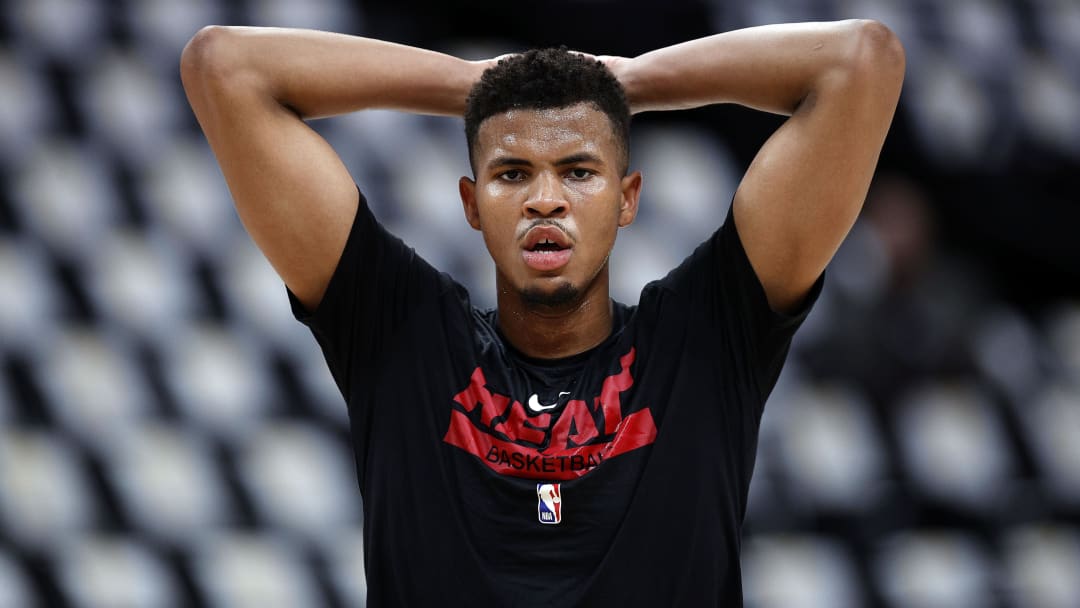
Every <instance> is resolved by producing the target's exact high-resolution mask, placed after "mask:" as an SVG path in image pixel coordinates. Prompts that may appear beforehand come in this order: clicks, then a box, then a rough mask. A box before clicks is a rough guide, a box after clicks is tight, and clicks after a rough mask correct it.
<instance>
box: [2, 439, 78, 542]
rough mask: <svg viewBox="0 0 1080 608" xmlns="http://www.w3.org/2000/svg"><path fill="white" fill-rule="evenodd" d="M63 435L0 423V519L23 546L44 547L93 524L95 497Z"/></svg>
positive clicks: (5, 529) (4, 528)
mask: <svg viewBox="0 0 1080 608" xmlns="http://www.w3.org/2000/svg"><path fill="white" fill-rule="evenodd" d="M81 467H82V462H81V460H80V458H79V455H78V454H77V453H75V451H74V449H73V448H72V446H71V444H70V443H69V442H67V441H66V440H65V439H64V438H63V437H62V436H61V435H58V434H55V433H51V432H48V431H42V430H32V429H24V428H16V427H7V428H4V427H0V522H2V527H3V530H4V532H5V534H6V536H7V537H9V538H11V539H13V540H14V541H15V542H17V543H19V544H20V545H21V546H24V547H29V548H48V547H50V546H52V545H53V544H55V543H56V542H58V541H61V540H63V539H65V538H68V537H69V536H70V535H72V534H76V533H78V532H80V531H82V530H85V529H87V528H88V527H89V526H91V525H93V524H94V523H95V522H96V520H97V515H98V508H99V507H98V503H97V500H96V498H95V496H94V494H93V490H92V487H91V485H90V483H88V480H87V479H86V477H84V473H83V470H82V468H81Z"/></svg>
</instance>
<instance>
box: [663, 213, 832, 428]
mask: <svg viewBox="0 0 1080 608" xmlns="http://www.w3.org/2000/svg"><path fill="white" fill-rule="evenodd" d="M823 282H824V275H822V276H820V277H818V280H817V281H816V282H815V283H814V285H813V287H812V288H811V289H810V291H809V292H808V293H807V295H806V297H805V299H804V300H803V302H802V304H801V305H800V307H799V308H798V309H797V310H796V311H794V312H792V313H790V314H782V313H779V312H776V311H774V310H773V309H772V308H771V307H770V306H769V302H768V299H767V298H766V296H765V289H764V288H763V287H762V285H761V282H760V281H759V280H758V277H757V274H756V273H755V272H754V269H753V267H752V266H751V265H750V260H749V258H747V256H746V251H745V249H744V248H743V244H742V240H741V239H740V237H739V233H738V230H737V229H736V227H735V220H734V217H733V214H732V211H731V210H730V209H729V211H728V214H727V218H726V219H725V220H724V224H723V225H722V226H721V227H720V228H719V229H718V230H717V231H716V232H714V233H713V235H712V236H711V237H709V238H708V239H707V240H706V241H705V242H704V243H702V244H701V245H699V246H698V248H697V249H696V250H694V252H693V253H692V254H690V256H689V257H687V258H686V260H684V261H683V262H682V263H681V264H680V265H679V266H678V267H676V268H675V269H674V270H673V271H672V272H671V273H670V274H669V275H668V276H667V277H666V278H665V279H664V280H663V283H664V285H665V287H666V288H667V289H668V290H670V291H672V292H674V293H676V294H678V295H679V296H680V297H681V299H682V300H683V301H684V306H686V307H687V308H688V309H689V314H688V315H687V316H688V318H689V319H698V320H700V323H699V325H700V326H699V327H696V328H695V332H698V333H701V334H704V335H703V336H701V337H702V338H703V339H706V340H708V341H709V342H710V343H711V344H713V345H714V346H715V345H719V346H720V347H721V348H725V349H727V350H728V351H729V353H730V354H731V355H732V356H733V357H734V358H735V359H736V360H740V361H745V362H746V363H748V365H745V366H744V367H743V368H742V371H743V372H744V373H745V374H746V375H747V376H749V377H748V381H749V382H751V383H752V384H753V385H754V388H755V390H756V392H757V394H758V397H759V399H760V403H761V404H762V405H763V404H764V401H765V399H766V397H768V395H769V393H770V392H771V391H772V388H773V386H774V385H775V384H776V380H777V378H778V377H779V375H780V369H781V368H782V367H783V364H784V360H785V359H786V357H787V353H788V349H789V347H790V344H791V338H792V336H793V335H794V333H795V330H796V329H798V328H799V326H800V325H801V324H802V322H803V321H804V320H805V319H806V316H807V315H808V314H809V312H810V310H811V308H812V307H813V304H814V302H816V300H817V298H818V295H819V294H820V293H821V287H822V285H823ZM758 413H759V414H760V411H759V412H758Z"/></svg>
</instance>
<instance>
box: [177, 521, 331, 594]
mask: <svg viewBox="0 0 1080 608" xmlns="http://www.w3.org/2000/svg"><path fill="white" fill-rule="evenodd" d="M192 566H193V571H194V573H195V579H196V583H197V584H198V586H199V588H200V589H201V590H202V591H203V593H204V594H205V595H206V597H207V598H208V600H209V602H208V603H209V604H210V606H214V607H220V608H261V607H264V606H282V607H285V606H320V605H322V602H321V597H320V595H319V592H318V589H317V587H316V585H315V581H314V579H313V577H312V575H311V572H310V571H309V570H308V569H307V568H306V567H305V564H304V563H303V561H302V560H301V558H300V556H299V555H298V553H297V551H296V548H295V547H294V546H293V545H291V544H290V543H288V542H287V541H285V540H284V539H282V538H281V537H279V536H277V535H274V534H273V533H258V534H252V533H247V532H234V533H223V534H221V535H219V536H216V537H212V538H208V539H206V541H204V543H203V544H202V545H201V546H200V547H199V548H198V549H196V551H195V553H194V554H193V556H192Z"/></svg>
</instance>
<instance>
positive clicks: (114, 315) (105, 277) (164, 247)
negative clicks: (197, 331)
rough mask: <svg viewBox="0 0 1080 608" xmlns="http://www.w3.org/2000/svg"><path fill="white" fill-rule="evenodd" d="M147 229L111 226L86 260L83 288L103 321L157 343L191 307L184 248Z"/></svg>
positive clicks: (163, 340) (169, 336)
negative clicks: (94, 303) (179, 248)
mask: <svg viewBox="0 0 1080 608" xmlns="http://www.w3.org/2000/svg"><path fill="white" fill-rule="evenodd" d="M174 245H175V244H174V243H172V242H170V241H169V240H168V239H165V238H162V237H161V236H160V235H158V234H155V233H153V232H147V231H135V230H130V229H113V230H110V231H109V232H108V233H107V234H105V235H104V238H103V242H102V243H101V246H100V248H99V249H98V251H97V252H96V255H94V257H93V258H92V259H91V260H89V261H88V266H89V270H88V272H87V277H88V280H87V288H88V291H89V292H90V293H91V294H92V297H93V298H94V301H95V302H96V303H97V308H98V309H99V310H100V311H101V312H102V313H103V315H104V316H105V319H106V320H107V322H108V323H109V324H111V325H115V326H117V327H122V328H124V329H126V330H128V331H130V332H133V333H134V334H135V335H138V336H141V337H144V338H148V339H152V340H153V341H154V343H156V344H163V343H167V342H169V341H170V340H172V338H173V335H174V334H175V332H176V328H177V327H178V326H179V325H180V324H181V323H182V322H183V320H184V319H186V318H188V317H190V315H191V314H192V312H193V310H194V309H195V301H194V298H195V295H196V291H195V289H194V287H193V286H192V285H191V284H190V283H189V281H188V277H189V272H190V268H189V265H188V264H186V262H187V259H186V256H184V255H183V254H184V253H186V252H184V251H183V250H178V249H177V248H176V247H175V246H174Z"/></svg>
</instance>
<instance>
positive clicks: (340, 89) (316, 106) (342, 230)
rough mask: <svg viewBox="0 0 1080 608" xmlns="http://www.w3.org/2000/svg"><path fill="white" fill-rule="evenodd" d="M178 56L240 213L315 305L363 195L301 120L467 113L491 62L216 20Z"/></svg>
mask: <svg viewBox="0 0 1080 608" xmlns="http://www.w3.org/2000/svg"><path fill="white" fill-rule="evenodd" d="M180 65H181V77H182V79H183V83H184V90H185V91H186V92H187V96H188V100H189V102H190V103H191V107H192V109H193V110H194V112H195V116H196V118H198V120H199V124H200V126H201V127H202V129H203V132H204V133H205V134H206V138H207V140H208V141H209V142H210V147H211V148H212V149H213V151H214V154H215V155H216V156H217V160H218V163H219V164H220V165H221V170H222V172H223V173H224V175H225V181H226V183H227V184H228V186H229V190H230V192H231V193H232V196H233V200H234V201H235V203H236V209H237V212H238V213H239V215H240V220H241V221H242V222H243V224H244V227H245V228H246V229H247V231H248V233H249V234H250V235H251V237H252V239H253V240H254V241H255V243H256V244H257V245H258V246H259V248H260V249H261V250H262V252H263V254H264V255H266V257H267V259H268V260H269V261H270V264H271V265H272V266H273V267H274V269H275V270H276V271H277V273H278V274H279V275H280V276H281V278H282V280H284V281H285V284H286V285H287V286H288V288H289V289H290V290H291V291H292V292H293V294H295V295H296V297H297V298H298V299H299V300H300V302H301V304H303V305H304V307H305V308H307V309H308V310H309V311H312V310H314V309H315V308H316V307H317V306H318V305H319V302H320V301H321V300H322V297H323V294H324V293H325V291H326V287H327V285H328V284H329V282H330V277H331V276H332V275H333V272H334V269H335V268H336V266H337V263H338V259H339V258H340V256H341V252H342V250H343V249H344V247H345V241H346V239H347V238H348V234H349V229H350V227H351V225H352V221H353V218H354V216H355V214H356V206H357V201H358V197H357V193H356V186H355V184H354V182H353V179H352V177H351V176H350V175H349V172H348V170H347V169H346V168H345V166H344V164H343V163H342V161H341V159H340V158H339V157H338V155H337V154H336V153H335V152H334V150H333V149H332V148H331V147H330V145H329V144H327V143H326V141H325V140H324V139H323V138H322V137H320V136H319V135H318V134H317V133H316V132H315V131H314V130H312V129H311V128H310V127H308V126H307V125H306V124H305V123H304V119H305V118H314V117H321V116H330V115H334V114H341V113H345V112H352V111H356V110H362V109H366V108H386V109H395V110H403V111H408V112H415V113H423V114H442V115H457V116H460V115H461V114H462V112H463V110H464V107H465V98H466V96H467V95H468V92H469V89H470V87H471V86H472V84H473V83H474V82H475V81H476V80H477V79H479V77H480V74H481V73H482V72H483V70H484V68H486V67H487V64H486V63H485V62H469V61H465V60H462V59H457V58H455V57H451V56H448V55H443V54H441V53H436V52H433V51H426V50H422V49H417V48H412V47H407V46H402V45H398V44H393V43H389V42H383V41H379V40H371V39H366V38H359V37H354V36H346V35H341V34H330V33H326V32H315V31H308V30H287V29H277V28H239V27H218V26H211V27H207V28H203V29H202V30H201V31H200V32H199V33H198V34H196V35H195V37H194V38H192V39H191V41H190V42H189V43H188V45H187V47H185V48H184V52H183V55H182V57H181V62H180Z"/></svg>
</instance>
